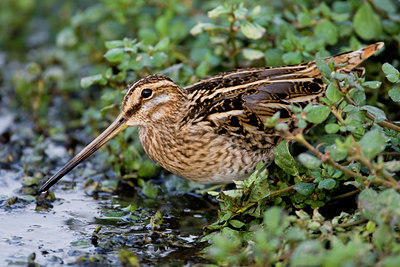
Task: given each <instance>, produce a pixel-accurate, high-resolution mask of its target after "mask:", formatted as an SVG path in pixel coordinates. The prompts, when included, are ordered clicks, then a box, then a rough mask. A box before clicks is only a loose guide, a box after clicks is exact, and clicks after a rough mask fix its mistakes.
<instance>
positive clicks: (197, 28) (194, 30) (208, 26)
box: [190, 23, 219, 35]
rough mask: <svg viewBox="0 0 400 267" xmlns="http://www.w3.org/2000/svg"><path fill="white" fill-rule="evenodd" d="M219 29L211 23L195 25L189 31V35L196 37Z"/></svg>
mask: <svg viewBox="0 0 400 267" xmlns="http://www.w3.org/2000/svg"><path fill="white" fill-rule="evenodd" d="M218 28H219V27H218V26H217V25H215V24H212V23H197V24H196V25H195V26H194V27H193V28H192V29H191V30H190V34H191V35H198V34H200V33H202V32H203V31H212V30H215V29H218Z"/></svg>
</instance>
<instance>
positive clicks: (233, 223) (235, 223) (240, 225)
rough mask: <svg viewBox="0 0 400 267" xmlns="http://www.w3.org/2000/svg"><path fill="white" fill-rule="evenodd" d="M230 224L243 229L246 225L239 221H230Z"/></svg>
mask: <svg viewBox="0 0 400 267" xmlns="http://www.w3.org/2000/svg"><path fill="white" fill-rule="evenodd" d="M229 224H230V225H232V226H233V227H235V228H242V227H243V226H244V223H243V222H241V221H238V220H230V221H229Z"/></svg>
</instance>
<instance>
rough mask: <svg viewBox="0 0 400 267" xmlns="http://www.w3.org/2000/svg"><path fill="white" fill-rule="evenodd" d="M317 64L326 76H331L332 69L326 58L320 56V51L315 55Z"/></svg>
mask: <svg viewBox="0 0 400 267" xmlns="http://www.w3.org/2000/svg"><path fill="white" fill-rule="evenodd" d="M315 64H316V65H317V68H318V70H319V71H320V72H321V73H322V74H323V75H325V76H326V77H330V76H331V73H332V70H331V68H330V67H329V65H328V63H326V61H325V60H324V58H323V57H321V56H320V53H317V55H316V56H315Z"/></svg>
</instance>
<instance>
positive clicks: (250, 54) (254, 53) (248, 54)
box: [242, 48, 264, 60]
mask: <svg viewBox="0 0 400 267" xmlns="http://www.w3.org/2000/svg"><path fill="white" fill-rule="evenodd" d="M242 52H243V56H244V58H245V59H248V60H255V59H260V58H263V57H264V53H263V52H261V51H259V50H256V49H250V48H243V51H242Z"/></svg>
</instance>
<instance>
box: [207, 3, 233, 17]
mask: <svg viewBox="0 0 400 267" xmlns="http://www.w3.org/2000/svg"><path fill="white" fill-rule="evenodd" d="M230 12H231V11H230V10H229V9H228V8H226V7H224V6H217V7H216V8H214V9H213V10H211V11H208V13H207V15H208V17H209V18H211V19H216V18H218V17H219V16H221V15H225V14H229V13H230Z"/></svg>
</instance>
